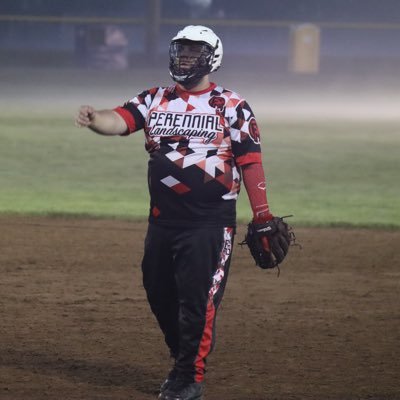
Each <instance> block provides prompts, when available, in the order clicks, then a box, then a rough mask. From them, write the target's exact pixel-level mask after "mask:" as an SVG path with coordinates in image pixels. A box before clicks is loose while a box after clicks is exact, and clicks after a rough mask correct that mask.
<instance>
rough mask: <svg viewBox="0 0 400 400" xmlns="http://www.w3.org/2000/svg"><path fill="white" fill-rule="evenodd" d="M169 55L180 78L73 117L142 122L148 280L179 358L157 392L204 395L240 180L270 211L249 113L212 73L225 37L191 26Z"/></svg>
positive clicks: (185, 397)
mask: <svg viewBox="0 0 400 400" xmlns="http://www.w3.org/2000/svg"><path fill="white" fill-rule="evenodd" d="M169 54H170V64H169V71H170V75H171V77H172V79H173V80H174V81H175V84H174V85H172V86H170V87H154V88H152V89H149V90H145V91H143V92H142V93H140V94H139V95H137V96H136V97H134V98H133V99H131V100H129V101H127V102H126V103H125V104H124V105H122V106H120V107H116V108H114V109H113V110H95V109H94V108H93V107H91V106H81V108H80V110H79V113H78V116H77V119H76V124H77V125H78V126H81V127H88V128H90V129H91V130H93V131H95V132H97V133H99V134H104V135H121V136H125V135H129V134H131V133H133V132H136V131H139V130H142V129H143V130H144V136H145V147H146V149H147V151H148V152H149V163H148V185H149V191H150V198H151V200H150V215H149V226H148V232H147V236H146V239H145V252H144V258H143V262H142V270H143V284H144V288H145V290H146V293H147V298H148V301H149V304H150V307H151V310H152V312H153V313H154V315H155V317H156V318H157V321H158V323H159V325H160V328H161V330H162V332H163V334H164V337H165V342H166V344H167V346H168V347H169V350H170V354H171V357H172V358H173V361H174V363H173V367H172V369H171V371H170V372H169V374H168V376H167V378H166V380H165V382H164V383H163V384H162V386H161V390H160V395H159V399H162V400H198V399H201V398H202V391H203V379H204V373H205V366H206V359H207V356H208V355H209V354H210V352H211V351H212V348H213V346H214V342H215V319H216V314H217V309H218V306H219V304H220V302H221V299H222V296H223V293H224V289H225V285H226V281H227V277H228V272H229V264H230V261H231V255H232V246H233V238H234V234H235V224H236V199H237V197H238V194H239V190H240V183H241V180H242V179H243V182H244V185H245V187H246V190H247V193H248V196H249V199H250V204H251V207H252V210H253V215H254V217H253V218H254V220H255V221H258V222H265V221H268V220H270V219H272V214H271V213H270V211H269V208H268V203H267V196H266V187H265V177H264V172H263V168H262V162H261V159H262V158H261V148H260V134H259V130H258V127H257V123H256V120H255V118H254V115H253V112H252V110H251V108H250V106H249V105H248V103H247V102H246V100H245V99H243V98H242V97H241V96H240V95H238V94H237V93H235V92H233V91H231V90H228V89H225V88H223V87H221V86H219V85H217V84H215V83H211V82H210V80H209V74H210V73H211V72H214V71H216V70H217V69H218V68H219V67H220V65H221V61H222V55H223V49H222V43H221V40H220V39H219V38H218V36H216V35H215V33H214V32H213V31H212V30H211V29H209V28H207V27H204V26H187V27H185V28H184V29H183V30H181V31H179V32H178V34H177V35H176V36H175V37H174V38H173V39H172V41H171V45H170V52H169ZM266 246H267V244H266Z"/></svg>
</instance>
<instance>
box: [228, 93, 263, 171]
mask: <svg viewBox="0 0 400 400" xmlns="http://www.w3.org/2000/svg"><path fill="white" fill-rule="evenodd" d="M231 140H232V151H233V154H234V157H235V161H236V164H237V165H239V166H242V165H246V164H253V163H259V164H261V163H262V157H261V146H260V131H259V129H258V125H257V121H256V119H255V117H254V114H253V111H252V110H251V108H250V106H249V104H248V103H247V102H246V101H245V100H242V101H241V102H240V103H239V104H238V105H237V106H236V108H235V113H234V115H233V116H232V119H231Z"/></svg>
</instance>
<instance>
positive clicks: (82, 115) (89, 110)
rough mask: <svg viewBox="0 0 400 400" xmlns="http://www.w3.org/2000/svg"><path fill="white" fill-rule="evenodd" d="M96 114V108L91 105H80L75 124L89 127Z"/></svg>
mask: <svg viewBox="0 0 400 400" xmlns="http://www.w3.org/2000/svg"><path fill="white" fill-rule="evenodd" d="M95 116H96V110H95V109H94V108H93V107H92V106H80V107H79V110H78V115H77V116H76V119H75V125H76V126H77V127H79V128H84V127H89V126H90V125H91V124H92V122H93V120H94V118H95Z"/></svg>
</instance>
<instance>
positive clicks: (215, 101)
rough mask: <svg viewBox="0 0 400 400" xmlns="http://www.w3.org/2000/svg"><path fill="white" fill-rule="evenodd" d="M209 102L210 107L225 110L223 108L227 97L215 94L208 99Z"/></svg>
mask: <svg viewBox="0 0 400 400" xmlns="http://www.w3.org/2000/svg"><path fill="white" fill-rule="evenodd" d="M208 104H209V105H210V107H212V108H215V109H216V110H218V111H223V109H224V108H225V99H224V98H223V97H220V96H213V97H211V99H210V100H209V101H208Z"/></svg>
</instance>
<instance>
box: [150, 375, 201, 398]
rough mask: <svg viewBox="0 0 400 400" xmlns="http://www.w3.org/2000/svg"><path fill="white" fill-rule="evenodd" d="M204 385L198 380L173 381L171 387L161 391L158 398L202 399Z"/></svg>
mask: <svg viewBox="0 0 400 400" xmlns="http://www.w3.org/2000/svg"><path fill="white" fill-rule="evenodd" d="M202 395H203V385H202V384H201V383H197V382H191V383H188V382H184V381H180V380H175V381H172V383H171V384H170V385H169V387H168V388H167V389H166V390H165V391H163V392H161V393H160V396H158V400H201V399H202Z"/></svg>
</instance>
